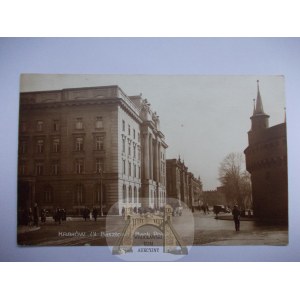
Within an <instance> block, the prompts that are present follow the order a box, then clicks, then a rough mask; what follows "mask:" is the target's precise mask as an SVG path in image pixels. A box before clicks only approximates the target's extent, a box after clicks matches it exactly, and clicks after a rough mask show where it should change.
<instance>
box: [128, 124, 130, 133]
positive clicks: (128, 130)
mask: <svg viewBox="0 0 300 300" xmlns="http://www.w3.org/2000/svg"><path fill="white" fill-rule="evenodd" d="M128 135H130V125H129V124H128Z"/></svg>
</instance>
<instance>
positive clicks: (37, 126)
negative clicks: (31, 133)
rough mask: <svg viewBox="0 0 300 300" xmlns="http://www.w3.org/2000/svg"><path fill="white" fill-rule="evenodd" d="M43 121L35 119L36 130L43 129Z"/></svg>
mask: <svg viewBox="0 0 300 300" xmlns="http://www.w3.org/2000/svg"><path fill="white" fill-rule="evenodd" d="M43 127H44V122H43V121H37V122H36V130H37V131H43Z"/></svg>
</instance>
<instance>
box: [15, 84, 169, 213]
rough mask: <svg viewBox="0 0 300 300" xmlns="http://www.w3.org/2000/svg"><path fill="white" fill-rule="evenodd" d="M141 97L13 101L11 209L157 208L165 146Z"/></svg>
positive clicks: (85, 95) (110, 93)
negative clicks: (14, 186)
mask: <svg viewBox="0 0 300 300" xmlns="http://www.w3.org/2000/svg"><path fill="white" fill-rule="evenodd" d="M159 123H160V122H159V117H158V116H157V114H156V113H155V112H153V111H152V110H151V108H150V104H149V103H148V101H147V100H146V99H143V98H142V97H141V95H139V96H132V97H129V96H127V95H126V94H125V93H124V92H123V91H122V90H121V89H120V88H119V87H118V86H102V87H88V88H74V89H63V90H55V91H41V92H27V93H21V95H20V129H19V173H18V210H19V213H20V215H21V213H22V212H24V211H26V210H28V209H29V207H31V206H33V204H34V203H35V202H37V203H38V205H39V207H40V208H46V209H48V210H49V211H52V210H53V209H55V208H57V207H60V208H64V209H66V210H67V213H68V214H80V213H81V211H82V209H83V208H85V207H88V208H92V207H98V208H99V209H100V210H101V211H102V212H103V213H107V211H108V210H109V209H110V207H111V206H112V205H114V204H115V203H118V205H117V207H116V213H120V212H121V210H122V208H123V207H124V206H132V207H133V208H134V207H136V208H139V207H141V206H147V207H160V206H161V205H163V203H164V201H165V198H166V189H165V186H166V171H165V170H166V165H165V156H166V153H165V152H166V148H167V145H166V143H165V141H164V135H163V133H162V132H161V131H160V128H159Z"/></svg>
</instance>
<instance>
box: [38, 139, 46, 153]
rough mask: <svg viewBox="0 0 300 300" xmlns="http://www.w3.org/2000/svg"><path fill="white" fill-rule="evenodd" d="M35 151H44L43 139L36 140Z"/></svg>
mask: <svg viewBox="0 0 300 300" xmlns="http://www.w3.org/2000/svg"><path fill="white" fill-rule="evenodd" d="M37 153H44V140H38V141H37Z"/></svg>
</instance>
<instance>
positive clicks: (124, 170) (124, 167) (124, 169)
mask: <svg viewBox="0 0 300 300" xmlns="http://www.w3.org/2000/svg"><path fill="white" fill-rule="evenodd" d="M122 162H123V164H122V169H123V170H122V171H123V174H124V175H126V161H125V159H123V161H122Z"/></svg>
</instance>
